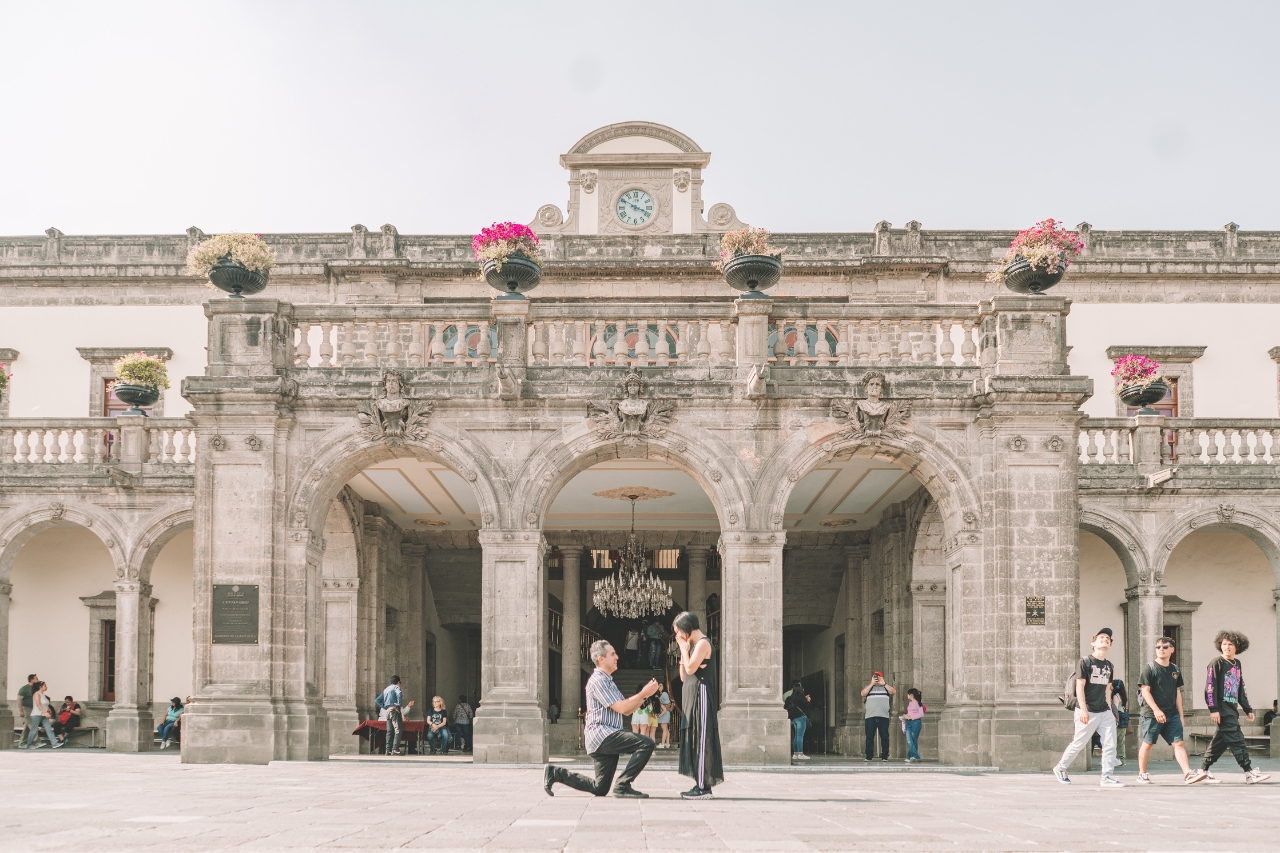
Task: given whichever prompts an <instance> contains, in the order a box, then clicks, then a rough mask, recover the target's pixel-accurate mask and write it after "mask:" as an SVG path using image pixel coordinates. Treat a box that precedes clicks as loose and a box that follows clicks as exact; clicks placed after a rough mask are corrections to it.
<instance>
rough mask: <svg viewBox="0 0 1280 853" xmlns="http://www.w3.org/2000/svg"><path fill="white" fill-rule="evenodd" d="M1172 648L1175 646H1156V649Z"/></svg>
mask: <svg viewBox="0 0 1280 853" xmlns="http://www.w3.org/2000/svg"><path fill="white" fill-rule="evenodd" d="M1171 648H1173V646H1156V649H1157V650H1159V649H1171Z"/></svg>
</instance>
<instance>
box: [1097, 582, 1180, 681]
mask: <svg viewBox="0 0 1280 853" xmlns="http://www.w3.org/2000/svg"><path fill="white" fill-rule="evenodd" d="M1164 593H1165V588H1164V585H1163V584H1158V583H1156V584H1139V585H1138V586H1131V587H1129V588H1128V589H1126V590H1125V591H1124V597H1125V604H1126V607H1125V610H1126V611H1127V612H1126V614H1125V616H1126V618H1125V626H1124V627H1125V632H1124V645H1125V652H1126V653H1125V680H1126V681H1127V682H1128V683H1129V684H1130V685H1131V687H1130V688H1129V693H1130V699H1129V701H1130V703H1131V704H1132V703H1134V702H1136V701H1137V700H1136V699H1134V698H1133V697H1134V696H1136V695H1137V690H1138V675H1139V673H1140V672H1141V671H1142V667H1143V666H1144V665H1145V664H1147V663H1150V661H1151V660H1152V657H1153V656H1154V655H1155V650H1156V640H1158V639H1160V637H1162V636H1163V635H1164ZM1085 627H1086V628H1088V627H1089V626H1087V625H1086V626H1085ZM1098 627H1101V626H1098ZM1096 630H1097V628H1090V629H1089V631H1090V632H1092V631H1096Z"/></svg>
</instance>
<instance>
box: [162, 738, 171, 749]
mask: <svg viewBox="0 0 1280 853" xmlns="http://www.w3.org/2000/svg"><path fill="white" fill-rule="evenodd" d="M160 748H161V749H168V748H169V741H167V740H162V741H160Z"/></svg>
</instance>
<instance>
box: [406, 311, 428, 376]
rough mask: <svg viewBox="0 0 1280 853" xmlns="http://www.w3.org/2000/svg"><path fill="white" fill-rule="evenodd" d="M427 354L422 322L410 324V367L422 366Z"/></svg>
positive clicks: (408, 359) (407, 358)
mask: <svg viewBox="0 0 1280 853" xmlns="http://www.w3.org/2000/svg"><path fill="white" fill-rule="evenodd" d="M425 356H426V347H425V346H424V345H423V343H422V323H419V322H416V321H415V322H413V323H410V324H409V353H408V355H407V356H406V360H407V362H408V364H409V366H410V367H422V362H423V359H424V358H425Z"/></svg>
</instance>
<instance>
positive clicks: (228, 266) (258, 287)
mask: <svg viewBox="0 0 1280 853" xmlns="http://www.w3.org/2000/svg"><path fill="white" fill-rule="evenodd" d="M209 281H211V282H213V286H214V287H216V288H218V289H219V290H225V291H226V292H227V293H229V294H231V296H230V297H229V298H231V299H244V297H245V294H248V295H249V296H252V295H253V294H255V293H261V292H262V290H263V289H264V288H266V286H267V274H266V273H262V272H258V271H257V270H251V269H249V268H248V267H245V266H244V265H242V264H238V263H236V262H235V261H233V260H231V257H230V256H229V255H228V256H224V257H222V258H219V259H218V264H217V266H215V267H214V268H213V269H211V270H209ZM121 399H124V398H123V397H121Z"/></svg>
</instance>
